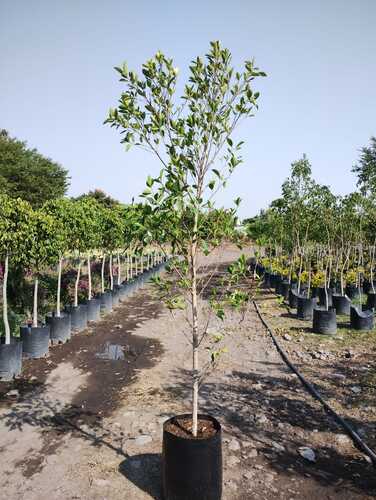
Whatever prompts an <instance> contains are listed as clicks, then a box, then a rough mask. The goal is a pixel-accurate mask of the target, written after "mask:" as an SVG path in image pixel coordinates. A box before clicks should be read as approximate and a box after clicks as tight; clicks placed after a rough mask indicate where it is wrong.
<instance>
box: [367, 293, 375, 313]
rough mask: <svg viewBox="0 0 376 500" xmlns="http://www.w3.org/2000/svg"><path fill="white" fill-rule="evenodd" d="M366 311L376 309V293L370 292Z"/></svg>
mask: <svg viewBox="0 0 376 500" xmlns="http://www.w3.org/2000/svg"><path fill="white" fill-rule="evenodd" d="M366 309H368V310H369V311H370V310H371V309H376V293H373V292H369V294H368V295H367V304H366Z"/></svg>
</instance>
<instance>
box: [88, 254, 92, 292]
mask: <svg viewBox="0 0 376 500" xmlns="http://www.w3.org/2000/svg"><path fill="white" fill-rule="evenodd" d="M87 278H88V282H89V287H88V291H87V300H91V297H92V284H91V262H90V254H88V256H87Z"/></svg>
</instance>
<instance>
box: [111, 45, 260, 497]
mask: <svg viewBox="0 0 376 500" xmlns="http://www.w3.org/2000/svg"><path fill="white" fill-rule="evenodd" d="M116 70H117V71H118V73H119V74H120V76H121V79H120V80H121V82H123V83H124V85H125V89H124V91H123V93H122V95H121V98H120V102H119V106H118V107H117V108H116V109H113V110H110V112H109V116H108V118H107V120H106V122H107V123H109V124H110V125H111V126H113V127H116V128H119V129H120V130H121V132H122V134H123V139H122V142H124V143H125V144H126V145H127V146H128V147H130V146H132V145H134V144H135V145H141V146H142V147H145V148H147V149H148V150H150V151H151V152H152V153H153V154H155V156H156V157H157V158H158V160H159V161H160V162H161V165H162V170H161V173H160V175H159V176H157V177H154V178H153V177H148V179H147V182H146V184H147V188H146V190H145V192H144V193H143V196H144V198H145V201H146V203H147V204H148V205H149V206H150V208H151V210H152V219H153V225H155V227H156V230H157V231H158V232H160V231H163V232H166V233H168V239H169V241H170V243H171V246H172V247H173V248H174V249H175V250H176V253H177V254H178V255H179V257H180V258H179V259H175V260H174V262H173V263H171V267H173V269H174V270H175V272H176V273H177V275H178V277H179V278H178V280H177V283H176V286H177V288H178V290H179V293H173V292H172V289H171V293H169V294H167V302H168V304H169V306H170V307H182V306H183V305H185V306H186V307H187V309H188V310H189V313H190V322H191V331H190V334H191V344H192V360H193V362H192V370H191V389H192V408H191V412H190V413H189V414H185V415H179V416H175V417H174V418H172V419H169V420H168V421H167V422H166V423H165V424H164V429H163V489H164V496H165V498H166V500H171V499H183V498H184V499H185V498H202V499H203V498H206V499H215V500H218V499H219V498H221V490H222V458H221V426H220V423H219V422H218V420H216V419H215V418H214V417H212V416H209V415H202V414H200V413H199V408H198V393H199V383H200V379H201V377H202V376H203V374H204V373H203V370H202V369H201V368H200V363H199V347H200V340H201V339H202V336H204V337H205V336H206V335H207V328H205V326H204V325H203V324H202V322H201V320H202V318H201V316H200V308H199V300H200V291H201V290H202V289H203V286H204V285H203V284H202V283H200V278H199V276H198V266H199V260H198V259H199V254H200V252H201V251H202V252H203V253H204V254H207V253H208V252H210V250H211V249H212V248H213V247H214V246H216V244H218V242H219V241H220V240H221V238H222V237H224V235H226V234H227V233H226V230H227V229H229V228H227V227H222V228H220V229H221V235H220V237H219V235H216V236H215V237H213V239H209V241H208V237H209V238H210V236H211V235H213V234H214V232H215V230H216V229H217V230H218V228H212V227H210V230H208V227H207V225H206V224H207V222H208V217H207V213H208V212H210V211H211V210H212V209H213V203H214V202H213V200H214V195H215V193H216V192H217V190H218V189H219V188H220V187H223V186H224V185H225V184H226V178H227V177H228V176H229V175H230V174H231V173H232V172H233V171H234V169H235V168H236V167H237V165H238V164H239V163H241V158H240V149H241V146H242V143H241V142H239V143H235V142H234V141H233V139H232V137H231V136H232V134H233V131H234V129H235V128H236V125H237V124H238V123H239V120H241V119H242V118H244V117H247V116H251V115H252V114H253V113H254V110H255V108H257V99H258V96H259V94H258V92H254V91H253V89H252V84H253V80H254V79H255V78H256V77H259V76H264V73H262V72H261V71H259V70H258V69H257V68H256V67H255V65H254V63H253V62H252V61H246V62H245V65H244V68H243V71H242V72H235V71H234V69H233V68H232V66H231V54H230V52H229V51H228V50H227V49H224V48H222V47H221V45H220V43H219V42H212V43H211V46H210V51H209V53H208V54H207V55H206V58H205V59H202V58H200V57H197V59H195V60H194V61H192V63H191V65H190V68H189V72H190V77H189V83H188V84H187V85H186V86H185V90H184V94H183V96H182V101H181V104H184V106H182V108H181V107H180V103H177V104H175V103H174V94H175V89H176V82H177V75H178V70H177V68H175V67H174V66H173V62H172V60H171V59H168V58H166V57H165V56H164V55H163V54H162V53H161V52H158V53H157V54H156V55H155V57H153V58H152V59H151V60H149V61H147V62H146V63H145V64H144V65H143V68H142V75H143V76H142V77H139V76H138V75H137V74H136V73H135V72H133V71H128V68H127V66H126V65H125V64H124V65H123V66H122V67H120V68H116ZM160 146H162V148H160ZM223 150H224V157H223V159H224V165H225V166H223V163H222V167H219V166H218V165H217V163H220V162H218V161H217V160H218V159H219V158H220V154H221V152H222V151H223ZM239 202H240V200H237V201H236V203H237V204H238V203H239ZM172 214H173V216H174V217H175V219H176V221H177V224H174V225H171V224H166V221H167V222H170V219H171V216H172ZM209 220H210V218H209ZM213 220H215V218H214V219H213ZM205 225H206V226H205ZM203 227H206V229H205V231H204V230H203ZM246 267H247V266H246V262H245V259H244V261H243V262H242V266H240V267H239V269H243V270H245V269H246ZM161 286H162V288H165V287H168V283H167V282H165V283H164V284H163V285H161ZM174 290H176V289H175V288H174ZM236 296H237V297H239V298H240V297H242V295H236ZM210 303H211V304H212V306H213V307H214V308H215V309H216V312H217V314H218V315H219V316H223V309H222V307H220V306H219V305H218V301H217V300H214V299H213V300H212V301H210ZM205 324H206V323H205ZM216 353H217V354H219V353H218V351H217V349H213V351H212V352H211V359H214V360H215V359H216V358H217V355H216ZM183 464H184V465H183Z"/></svg>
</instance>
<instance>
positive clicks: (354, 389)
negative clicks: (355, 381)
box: [350, 385, 362, 394]
mask: <svg viewBox="0 0 376 500" xmlns="http://www.w3.org/2000/svg"><path fill="white" fill-rule="evenodd" d="M350 389H351V391H352V392H353V393H354V394H360V393H361V392H362V389H361V388H360V387H359V386H358V385H353V386H352V387H350Z"/></svg>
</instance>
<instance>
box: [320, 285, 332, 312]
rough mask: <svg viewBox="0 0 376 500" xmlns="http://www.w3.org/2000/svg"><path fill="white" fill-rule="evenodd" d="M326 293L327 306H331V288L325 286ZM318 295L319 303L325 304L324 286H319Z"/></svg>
mask: <svg viewBox="0 0 376 500" xmlns="http://www.w3.org/2000/svg"><path fill="white" fill-rule="evenodd" d="M326 293H327V294H328V307H332V306H333V290H332V289H331V288H327V289H326ZM318 297H319V305H320V306H326V294H325V288H324V287H321V286H320V287H319V289H318Z"/></svg>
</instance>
